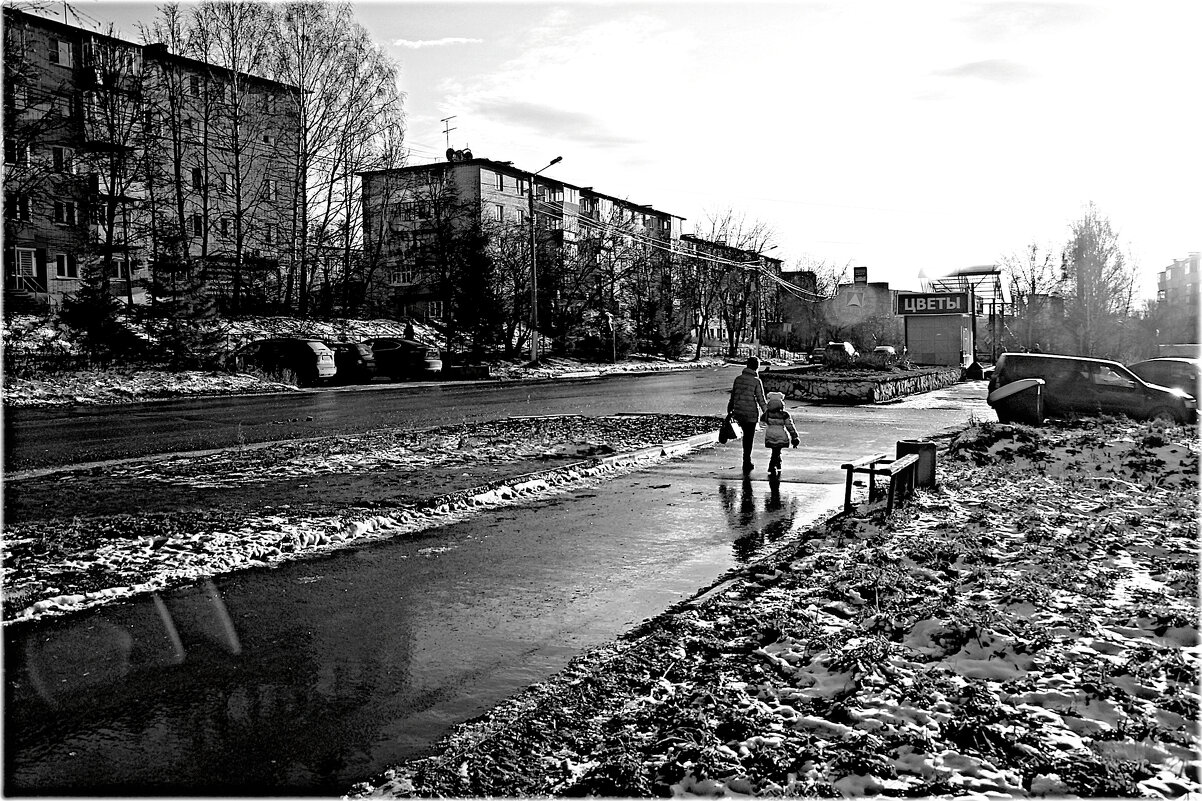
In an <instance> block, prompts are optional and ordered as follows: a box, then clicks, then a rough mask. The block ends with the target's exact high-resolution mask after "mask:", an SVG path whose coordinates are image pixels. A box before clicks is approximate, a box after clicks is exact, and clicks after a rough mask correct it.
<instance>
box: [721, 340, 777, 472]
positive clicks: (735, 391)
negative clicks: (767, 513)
mask: <svg viewBox="0 0 1202 801" xmlns="http://www.w3.org/2000/svg"><path fill="white" fill-rule="evenodd" d="M759 370H760V360H759V359H757V358H756V357H754V356H752V357H751V358H749V359H748V360H747V366H746V367H744V368H743V371H742V372H741V373H739V374H738V375H737V376H735V383H734V386H732V387H731V388H730V400H729V401H728V402H727V404H726V411H727V413H728V414H733V415H734V418H735V420H736V421H737V422H738V424H739V428H741V429H742V430H743V472H744V473H750V472H751V471H752V470H754V469H755V465H753V464H752V463H751V446H752V445H753V444H754V440H755V429H756V427H757V426H758V425H759V420H760V410H761V409H767V408H768V399H767V398H765V397H764V382H762V381H760V374H759Z"/></svg>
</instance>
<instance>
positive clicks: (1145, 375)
mask: <svg viewBox="0 0 1202 801" xmlns="http://www.w3.org/2000/svg"><path fill="white" fill-rule="evenodd" d="M1127 366H1128V368H1130V370H1131V372H1133V373H1135V374H1136V375H1137V376H1139V377H1140V378H1142V379H1143V380H1145V381H1147V382H1148V383H1149V384H1157V385H1159V386H1162V387H1168V388H1170V389H1172V388H1173V387H1176V388H1177V389H1182V390H1185V391H1186V392H1188V393H1189V394H1191V395H1193V396H1194V400H1198V399H1199V397H1202V396H1200V395H1199V393H1202V380H1200V379H1202V370H1199V367H1200V366H1202V365H1200V363H1199V361H1198V359H1186V358H1181V357H1177V356H1160V357H1158V358H1155V359H1148V360H1147V361H1142V362H1136V363H1135V364H1129V365H1127Z"/></svg>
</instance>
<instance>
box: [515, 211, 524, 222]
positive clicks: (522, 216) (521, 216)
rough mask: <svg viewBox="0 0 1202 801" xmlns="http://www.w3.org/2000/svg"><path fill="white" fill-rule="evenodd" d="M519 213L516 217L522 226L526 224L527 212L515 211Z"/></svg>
mask: <svg viewBox="0 0 1202 801" xmlns="http://www.w3.org/2000/svg"><path fill="white" fill-rule="evenodd" d="M514 211H516V212H517V214H516V215H515V217H516V219H517V221H518V222H519V223H521V224H522V225H525V224H526V212H525V211H524V210H523V209H514Z"/></svg>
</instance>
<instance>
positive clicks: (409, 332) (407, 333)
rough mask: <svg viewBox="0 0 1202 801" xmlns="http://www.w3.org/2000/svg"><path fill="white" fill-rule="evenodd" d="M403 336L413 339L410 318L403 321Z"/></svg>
mask: <svg viewBox="0 0 1202 801" xmlns="http://www.w3.org/2000/svg"><path fill="white" fill-rule="evenodd" d="M403 336H404V337H405V339H413V321H412V320H406V321H405V333H404V335H403Z"/></svg>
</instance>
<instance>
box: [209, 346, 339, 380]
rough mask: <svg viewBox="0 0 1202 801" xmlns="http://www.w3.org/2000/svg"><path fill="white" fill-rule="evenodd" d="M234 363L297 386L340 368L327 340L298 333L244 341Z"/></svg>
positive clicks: (235, 355) (239, 367) (238, 368)
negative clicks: (325, 341)
mask: <svg viewBox="0 0 1202 801" xmlns="http://www.w3.org/2000/svg"><path fill="white" fill-rule="evenodd" d="M233 367H234V369H236V370H239V371H244V370H247V369H256V370H259V371H260V372H262V373H263V374H264V375H267V376H269V377H271V378H274V379H277V380H279V381H283V382H285V383H288V384H295V385H296V386H298V387H311V386H313V385H314V384H319V383H322V382H324V381H329V380H330V379H331V378H333V377H334V373H335V371H336V370H337V369H338V368H337V367H336V366H335V364H334V352H333V351H332V350H330V349H329V348H328V347H326V344H325V343H324V342H322V341H321V340H319V339H304V338H297V337H273V338H271V339H260V340H258V341H256V342H251V343H250V344H248V345H244V346H242V347H241V348H239V349H238V350H237V351H236V352H235V353H234V356H233Z"/></svg>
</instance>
